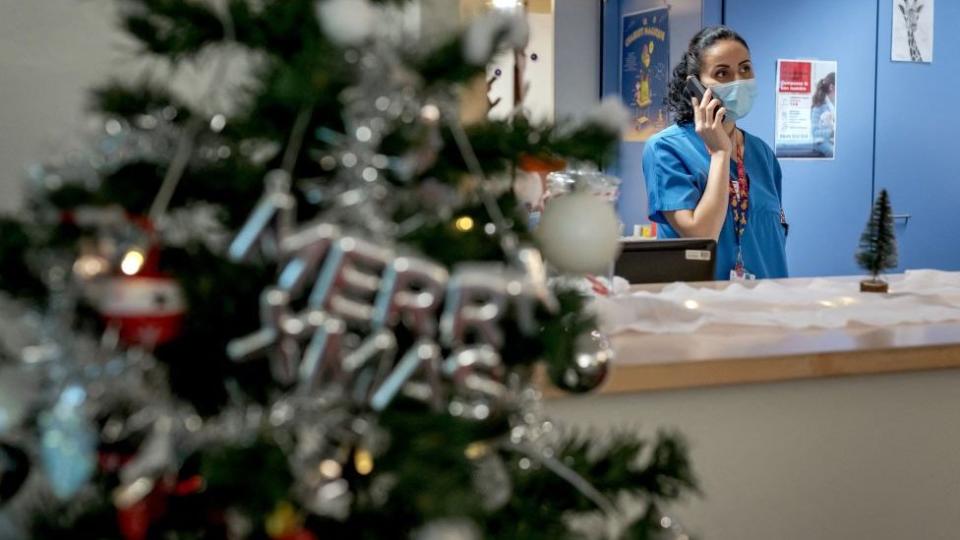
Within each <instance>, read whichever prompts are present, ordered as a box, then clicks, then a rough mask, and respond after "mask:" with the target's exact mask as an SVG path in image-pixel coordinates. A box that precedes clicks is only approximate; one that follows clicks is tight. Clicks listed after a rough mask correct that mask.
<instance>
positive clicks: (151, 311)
mask: <svg viewBox="0 0 960 540" xmlns="http://www.w3.org/2000/svg"><path fill="white" fill-rule="evenodd" d="M159 253H160V250H159V248H157V247H156V246H154V247H152V248H150V249H149V250H148V251H147V252H146V253H141V252H139V251H135V250H131V251H130V252H128V253H127V254H126V255H125V256H124V259H123V261H122V262H121V265H120V270H121V275H115V276H109V277H105V278H101V279H99V280H97V282H96V283H91V284H90V289H89V293H90V296H91V297H92V298H94V299H95V304H96V306H97V311H98V312H99V313H100V315H101V316H102V317H103V319H104V322H105V323H106V325H107V326H108V327H114V328H116V329H117V330H118V332H119V338H120V342H121V343H122V344H124V345H142V346H146V347H153V346H155V345H161V344H163V343H167V342H168V341H171V340H173V339H175V338H176V337H177V336H178V335H180V329H181V326H182V324H183V316H184V313H185V311H186V301H185V300H184V297H183V291H182V289H181V288H180V284H179V283H177V281H176V280H175V279H173V278H171V277H169V276H168V275H166V274H164V273H162V272H160V270H159Z"/></svg>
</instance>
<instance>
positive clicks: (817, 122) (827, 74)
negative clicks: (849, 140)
mask: <svg viewBox="0 0 960 540" xmlns="http://www.w3.org/2000/svg"><path fill="white" fill-rule="evenodd" d="M836 138H837V62H836V61H834V60H777V124H776V133H775V141H774V148H775V151H776V154H777V157H779V158H798V159H833V158H834V156H835V155H836Z"/></svg>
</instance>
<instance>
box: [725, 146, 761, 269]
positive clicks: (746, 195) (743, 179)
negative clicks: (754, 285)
mask: <svg viewBox="0 0 960 540" xmlns="http://www.w3.org/2000/svg"><path fill="white" fill-rule="evenodd" d="M730 208H731V209H732V210H733V236H734V238H735V239H736V242H737V260H736V263H735V264H734V265H733V268H732V269H731V270H730V280H731V281H748V280H753V279H757V276H755V275H753V274H751V273H750V272H748V271H747V268H746V267H745V266H744V264H743V233H744V232H745V231H746V230H747V215H748V213H749V212H750V180H749V179H748V178H747V173H746V169H745V168H744V166H743V155H740V156H738V157H737V178H736V179H734V178H733V176H732V175H731V176H730Z"/></svg>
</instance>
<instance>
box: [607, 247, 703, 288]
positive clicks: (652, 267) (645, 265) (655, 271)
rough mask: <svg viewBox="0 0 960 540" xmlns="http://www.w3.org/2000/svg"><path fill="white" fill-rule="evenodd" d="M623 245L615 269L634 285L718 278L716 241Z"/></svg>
mask: <svg viewBox="0 0 960 540" xmlns="http://www.w3.org/2000/svg"><path fill="white" fill-rule="evenodd" d="M620 246H621V250H620V256H619V257H617V262H616V263H615V264H614V268H613V271H614V274H616V275H618V276H620V277H623V278H625V279H626V280H627V281H629V282H630V283H631V284H634V283H670V282H674V281H713V280H714V271H715V269H716V264H717V261H716V254H717V242H716V240H712V239H709V238H673V239H667V240H656V239H649V240H622V241H621V242H620Z"/></svg>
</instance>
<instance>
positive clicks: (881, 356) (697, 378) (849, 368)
mask: <svg viewBox="0 0 960 540" xmlns="http://www.w3.org/2000/svg"><path fill="white" fill-rule="evenodd" d="M947 368H960V345H957V344H950V345H932V346H921V347H901V348H893V349H874V350H865V351H843V352H824V353H811V354H798V355H791V356H777V357H754V358H730V359H724V360H708V361H691V362H670V363H664V364H617V363H614V364H613V367H612V369H611V371H610V373H609V374H608V376H607V381H606V383H605V384H604V385H603V386H602V387H601V388H600V390H599V392H598V393H599V394H601V395H609V394H623V393H630V392H646V391H655V390H673V389H681V388H697V387H708V386H723V385H732V384H754V383H768V382H778V381H790V380H799V379H815V378H822V377H841V376H850V375H869V374H880V373H897V372H905V371H926V370H935V369H947ZM537 380H538V381H539V386H540V388H542V389H543V390H544V395H545V396H546V397H548V398H557V397H563V396H568V395H570V394H566V393H564V392H562V391H560V390H558V389H556V388H555V387H553V386H552V385H551V384H549V383H548V382H547V379H546V377H545V374H544V373H543V372H542V371H540V372H538V375H537Z"/></svg>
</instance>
